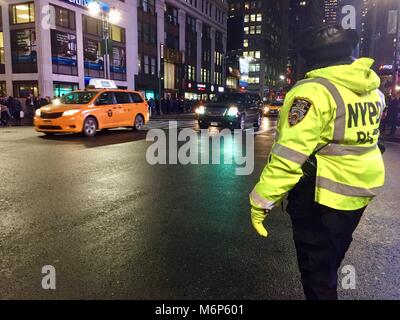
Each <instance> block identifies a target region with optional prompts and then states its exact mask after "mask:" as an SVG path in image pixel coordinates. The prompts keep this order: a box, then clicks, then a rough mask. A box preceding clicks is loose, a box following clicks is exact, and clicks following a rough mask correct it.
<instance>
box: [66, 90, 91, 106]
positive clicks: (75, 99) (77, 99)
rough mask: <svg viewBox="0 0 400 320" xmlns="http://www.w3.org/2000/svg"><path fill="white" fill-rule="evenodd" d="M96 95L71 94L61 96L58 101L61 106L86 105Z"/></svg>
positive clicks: (88, 93)
mask: <svg viewBox="0 0 400 320" xmlns="http://www.w3.org/2000/svg"><path fill="white" fill-rule="evenodd" d="M96 94H97V92H92V91H82V92H71V93H68V94H66V95H65V96H63V97H62V98H61V99H60V101H61V103H63V104H87V103H89V102H90V101H91V100H92V99H93V98H94V96H95V95H96Z"/></svg>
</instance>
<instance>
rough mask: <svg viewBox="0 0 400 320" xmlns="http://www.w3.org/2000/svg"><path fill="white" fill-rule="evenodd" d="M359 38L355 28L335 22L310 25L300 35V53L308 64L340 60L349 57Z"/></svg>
mask: <svg viewBox="0 0 400 320" xmlns="http://www.w3.org/2000/svg"><path fill="white" fill-rule="evenodd" d="M359 39H360V38H359V35H358V33H357V32H356V31H355V30H352V29H348V30H345V29H343V28H342V27H341V26H339V25H335V24H324V25H321V26H318V27H310V28H308V29H306V30H305V31H304V33H303V34H302V36H301V37H300V41H299V47H300V53H301V55H302V56H303V57H304V58H305V60H306V64H307V65H308V66H313V65H317V64H323V63H324V62H335V60H338V61H340V60H342V59H345V58H348V57H351V55H352V52H353V50H354V48H355V47H356V46H357V44H358V42H359Z"/></svg>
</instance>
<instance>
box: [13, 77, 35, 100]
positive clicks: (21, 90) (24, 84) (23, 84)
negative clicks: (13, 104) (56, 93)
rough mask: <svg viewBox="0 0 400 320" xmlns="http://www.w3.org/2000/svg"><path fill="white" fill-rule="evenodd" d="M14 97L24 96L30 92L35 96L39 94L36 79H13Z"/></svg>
mask: <svg viewBox="0 0 400 320" xmlns="http://www.w3.org/2000/svg"><path fill="white" fill-rule="evenodd" d="M13 89H14V97H15V98H26V97H27V96H29V95H30V94H33V95H34V96H37V95H38V94H39V85H38V83H37V81H14V82H13Z"/></svg>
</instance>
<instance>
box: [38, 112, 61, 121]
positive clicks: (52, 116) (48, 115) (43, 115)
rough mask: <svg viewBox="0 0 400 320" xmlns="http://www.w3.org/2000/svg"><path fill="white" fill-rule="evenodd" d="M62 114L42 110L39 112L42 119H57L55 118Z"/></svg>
mask: <svg viewBox="0 0 400 320" xmlns="http://www.w3.org/2000/svg"><path fill="white" fill-rule="evenodd" d="M62 115H63V113H62V112H54V113H44V112H42V113H41V114H40V117H41V118H42V119H57V118H60V117H62Z"/></svg>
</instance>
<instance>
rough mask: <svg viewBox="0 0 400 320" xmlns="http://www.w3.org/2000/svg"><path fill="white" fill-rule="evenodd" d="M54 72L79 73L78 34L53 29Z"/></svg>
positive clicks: (75, 74) (73, 74)
mask: <svg viewBox="0 0 400 320" xmlns="http://www.w3.org/2000/svg"><path fill="white" fill-rule="evenodd" d="M51 52H52V63H53V73H55V74H65V75H72V76H77V75H78V63H77V44H76V35H75V34H70V33H66V32H62V31H58V30H51Z"/></svg>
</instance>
